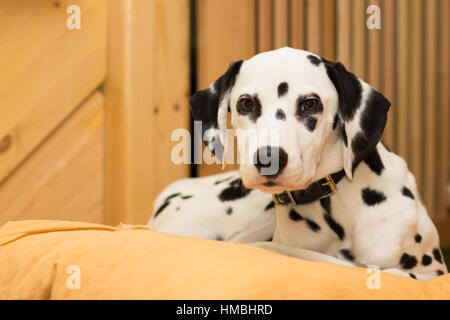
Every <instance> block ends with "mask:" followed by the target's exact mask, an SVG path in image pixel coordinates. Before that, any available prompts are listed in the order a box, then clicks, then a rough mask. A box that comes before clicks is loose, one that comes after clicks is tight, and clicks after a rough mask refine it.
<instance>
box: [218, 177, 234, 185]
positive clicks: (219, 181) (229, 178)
mask: <svg viewBox="0 0 450 320" xmlns="http://www.w3.org/2000/svg"><path fill="white" fill-rule="evenodd" d="M232 178H233V177H228V178H225V179H223V180H217V181H216V182H214V184H215V185H217V184H219V183H222V182H226V181H228V180H231V179H232Z"/></svg>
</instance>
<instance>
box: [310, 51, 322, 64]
mask: <svg viewBox="0 0 450 320" xmlns="http://www.w3.org/2000/svg"><path fill="white" fill-rule="evenodd" d="M307 58H308V59H309V61H310V62H311V63H312V64H313V65H315V66H318V65H320V63H321V62H322V61H321V60H320V59H319V58H317V57H316V56H313V55H312V54H310V55H308V56H307Z"/></svg>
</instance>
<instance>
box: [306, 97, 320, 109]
mask: <svg viewBox="0 0 450 320" xmlns="http://www.w3.org/2000/svg"><path fill="white" fill-rule="evenodd" d="M319 104H320V102H319V100H318V99H315V98H309V99H306V100H305V101H303V108H304V109H305V110H314V109H316V108H317V107H318V106H319Z"/></svg>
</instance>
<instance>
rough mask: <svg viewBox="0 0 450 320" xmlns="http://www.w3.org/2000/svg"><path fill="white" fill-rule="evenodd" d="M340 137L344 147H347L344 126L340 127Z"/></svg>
mask: <svg viewBox="0 0 450 320" xmlns="http://www.w3.org/2000/svg"><path fill="white" fill-rule="evenodd" d="M341 137H342V141H344V145H345V146H346V147H348V139H347V131H345V127H344V126H342V127H341Z"/></svg>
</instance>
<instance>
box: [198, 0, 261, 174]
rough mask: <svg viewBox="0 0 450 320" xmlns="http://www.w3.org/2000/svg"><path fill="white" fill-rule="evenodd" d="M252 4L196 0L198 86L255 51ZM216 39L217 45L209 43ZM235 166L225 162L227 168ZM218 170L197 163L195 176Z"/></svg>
mask: <svg viewBox="0 0 450 320" xmlns="http://www.w3.org/2000/svg"><path fill="white" fill-rule="evenodd" d="M254 5H255V3H254V1H253V0H227V1H221V0H198V1H197V39H198V40H197V41H198V47H197V65H198V69H197V75H198V77H197V79H198V81H197V87H198V89H204V88H206V87H208V86H209V85H210V84H211V83H212V82H213V81H215V80H216V79H217V78H219V77H220V76H221V75H222V74H223V73H224V72H225V71H226V69H227V68H228V65H229V64H230V63H231V62H232V61H235V60H241V59H248V58H250V57H252V56H253V55H254V54H255V8H254ZM211 17H214V19H211ZM219 34H220V37H218V35H219ZM217 39H220V45H219V44H217V45H212V44H213V43H217V42H216V41H217ZM236 167H237V166H236V165H228V166H227V169H229V170H231V169H234V168H236ZM220 171H221V166H220V165H207V164H201V165H198V175H199V176H204V175H208V174H213V173H217V172H220Z"/></svg>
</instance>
